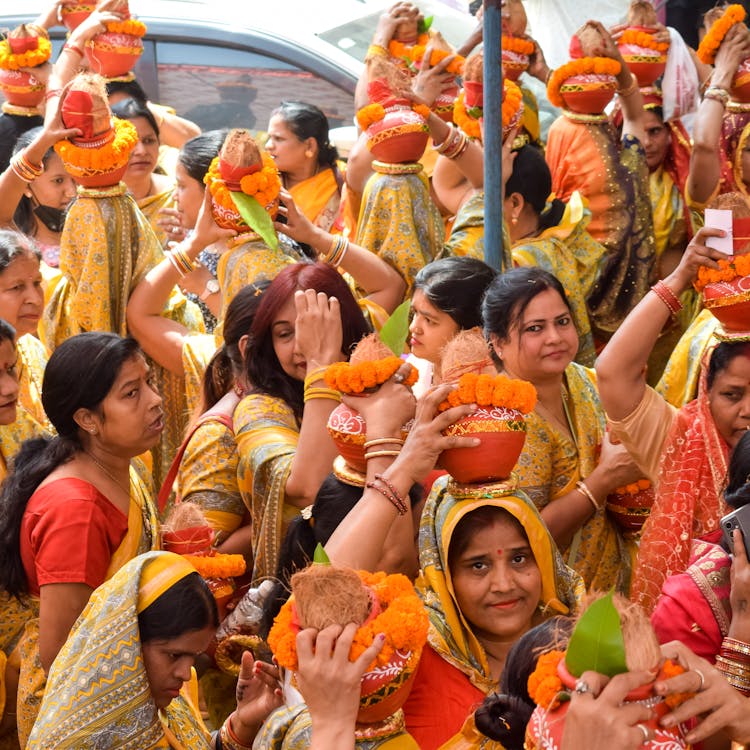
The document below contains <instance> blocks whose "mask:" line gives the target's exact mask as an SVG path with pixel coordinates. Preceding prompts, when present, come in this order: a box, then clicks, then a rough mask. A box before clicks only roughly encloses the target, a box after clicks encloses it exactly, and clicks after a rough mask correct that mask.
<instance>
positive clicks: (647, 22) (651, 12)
mask: <svg viewBox="0 0 750 750" xmlns="http://www.w3.org/2000/svg"><path fill="white" fill-rule="evenodd" d="M658 23H659V19H658V17H657V15H656V9H655V8H654V6H653V5H651V3H650V2H648V0H633V1H632V2H631V3H630V7H629V8H628V26H638V27H640V28H643V29H653V28H656V26H657V25H658Z"/></svg>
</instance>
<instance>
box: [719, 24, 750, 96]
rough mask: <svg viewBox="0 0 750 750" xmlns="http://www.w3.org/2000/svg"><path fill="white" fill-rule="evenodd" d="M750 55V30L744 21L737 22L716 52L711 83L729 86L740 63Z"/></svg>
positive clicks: (724, 86) (721, 86)
mask: <svg viewBox="0 0 750 750" xmlns="http://www.w3.org/2000/svg"><path fill="white" fill-rule="evenodd" d="M749 56H750V30H749V29H748V28H747V26H746V25H745V24H744V23H736V24H734V26H732V28H731V29H729V31H728V32H727V34H726V36H725V37H724V40H723V41H722V43H721V46H720V47H719V51H718V52H717V53H716V60H715V61H714V72H713V75H712V76H711V84H712V85H713V86H718V87H719V88H729V87H730V86H731V83H732V79H733V78H734V74H735V73H736V72H737V68H738V67H739V64H740V63H741V62H742V61H743V60H744V59H745V58H746V57H749Z"/></svg>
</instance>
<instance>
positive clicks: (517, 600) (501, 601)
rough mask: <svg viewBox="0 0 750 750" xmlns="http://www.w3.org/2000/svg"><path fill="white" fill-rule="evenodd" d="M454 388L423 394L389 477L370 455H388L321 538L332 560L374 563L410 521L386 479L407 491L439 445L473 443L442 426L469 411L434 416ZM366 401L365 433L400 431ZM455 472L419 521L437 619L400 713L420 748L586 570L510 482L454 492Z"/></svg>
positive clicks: (441, 732)
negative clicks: (572, 562) (394, 530)
mask: <svg viewBox="0 0 750 750" xmlns="http://www.w3.org/2000/svg"><path fill="white" fill-rule="evenodd" d="M397 387H399V388H403V386H397ZM450 388H451V386H448V385H443V386H439V387H438V388H436V389H435V390H434V391H432V392H430V393H429V394H427V395H426V396H424V397H423V399H422V400H421V402H420V404H419V405H418V408H417V417H416V421H415V424H414V427H413V428H412V430H411V432H410V433H409V437H408V438H407V440H406V443H405V444H404V447H403V449H402V450H401V452H400V454H399V455H398V457H397V458H396V460H395V461H394V462H393V463H392V464H391V465H390V466H387V467H386V468H385V469H382V471H383V473H382V475H380V474H378V475H377V476H376V473H378V472H379V471H380V470H381V468H380V467H378V466H377V465H376V464H375V461H381V460H382V459H375V461H368V467H367V478H368V484H367V485H366V488H365V491H364V494H363V495H362V499H361V500H360V501H359V502H358V503H357V506H356V508H355V510H354V511H352V512H351V513H349V514H348V515H347V517H346V518H345V519H344V521H343V522H342V523H341V524H340V525H339V526H338V527H337V528H336V530H335V531H334V533H333V535H332V536H331V538H330V540H329V542H328V544H327V545H326V551H327V552H328V554H329V556H330V557H331V559H332V560H333V561H334V562H337V563H343V564H347V565H351V566H353V567H358V568H364V569H368V568H369V567H370V566H371V565H372V563H373V562H374V561H376V560H377V559H378V557H379V556H380V555H381V554H382V547H383V542H384V539H385V538H386V535H387V534H388V532H389V530H390V528H391V526H393V525H395V524H396V523H398V521H399V519H402V520H403V519H407V520H409V521H410V516H409V515H408V514H401V513H400V511H399V510H398V509H397V508H396V506H395V505H394V504H393V503H392V502H385V501H384V493H381V491H380V489H379V487H383V488H385V487H388V488H390V489H391V491H392V492H393V493H394V494H398V495H399V496H400V497H405V496H406V493H407V492H408V490H409V489H410V488H411V486H412V485H413V484H415V483H419V482H422V481H424V478H425V476H426V475H427V473H428V472H429V471H431V470H432V468H433V467H434V465H435V461H436V459H437V457H438V455H439V454H440V452H441V451H442V450H443V449H444V448H447V447H449V446H450V447H466V448H471V447H476V445H477V444H478V442H479V441H478V440H477V439H476V438H469V437H445V436H444V435H442V433H441V430H443V429H445V427H446V426H448V425H450V424H451V423H452V422H455V421H456V420H457V419H460V418H461V417H463V416H466V415H467V414H468V413H470V412H471V407H470V406H460V407H454V408H452V409H448V410H447V411H445V412H443V413H441V414H439V415H438V414H437V408H438V405H439V404H440V403H441V402H442V401H443V400H444V399H445V398H446V396H447V395H448V393H449V391H450ZM361 400H365V399H361ZM366 400H367V401H370V398H368V399H366ZM362 409H363V412H362V413H363V416H365V421H366V423H367V427H368V439H369V438H370V433H371V429H372V430H373V434H377V435H380V434H388V429H390V430H391V432H390V434H391V435H393V434H395V432H394V431H395V430H396V429H397V427H396V424H395V421H394V420H393V419H390V423H389V422H388V420H389V417H388V415H387V414H379V413H378V412H383V411H384V410H383V409H382V407H379V406H378V402H377V401H374V403H373V405H372V406H371V405H368V404H363V405H362ZM436 415H437V416H436ZM376 429H377V431H376V432H375V430H376ZM448 479H449V477H441V478H438V479H437V480H436V482H435V484H434V485H433V489H432V492H431V493H430V497H429V498H428V499H427V503H426V505H425V508H424V511H423V513H422V521H421V524H420V530H419V560H420V569H421V574H420V577H419V579H418V582H417V588H418V590H419V591H420V595H421V596H422V599H423V600H424V603H425V606H426V607H427V610H428V614H429V618H430V632H429V635H428V644H429V647H428V648H425V650H424V651H423V653H422V658H421V661H420V665H419V668H418V670H417V673H416V675H415V678H414V684H413V687H412V690H411V693H410V695H409V698H408V699H407V701H406V703H405V704H404V713H405V715H406V728H407V730H408V732H409V733H410V734H411V735H412V736H413V737H414V739H415V740H416V741H417V744H418V745H419V747H421V748H438V747H440V745H441V744H442V743H444V742H446V741H447V740H448V739H450V738H451V737H452V736H453V735H454V734H456V733H457V732H458V731H459V730H460V729H461V727H462V725H463V723H464V720H465V719H466V717H467V716H468V715H469V713H471V712H472V711H473V709H474V708H476V706H477V704H479V703H481V702H482V700H483V699H484V698H485V696H486V695H487V694H488V693H489V692H491V691H492V690H493V689H495V688H496V686H497V683H498V680H499V678H500V674H501V672H502V669H503V665H504V663H505V658H506V656H507V653H508V651H509V650H510V647H511V646H512V645H513V643H514V642H515V641H516V640H517V639H518V638H519V637H520V636H521V635H523V633H525V632H526V630H528V629H529V628H530V627H531V626H532V625H533V624H536V622H538V621H540V620H541V619H542V618H544V617H545V616H546V615H547V614H548V613H552V612H556V613H558V614H560V613H562V614H567V613H568V612H569V611H572V610H574V609H575V607H576V597H577V596H578V595H580V594H581V593H582V586H581V583H580V579H579V578H578V576H576V575H575V574H574V573H573V571H571V570H569V569H568V568H567V567H566V566H565V565H564V563H563V562H562V558H561V557H560V554H559V552H558V551H557V547H556V546H555V543H554V541H553V540H552V537H551V536H550V534H549V532H548V531H547V530H546V527H545V525H544V523H543V521H542V519H541V517H540V516H539V513H538V512H537V511H536V510H535V508H534V506H533V505H532V503H531V502H529V500H528V498H527V497H526V495H524V493H523V492H520V491H519V490H518V489H517V488H516V487H515V486H514V484H513V481H512V480H510V481H507V482H504V483H500V484H497V485H490V486H489V487H488V486H483V487H480V488H477V489H476V491H471V490H470V489H469V488H468V487H465V488H464V490H465V492H459V491H458V490H457V488H456V487H455V486H454V485H453V484H451V483H449V482H448V481H447V480H448Z"/></svg>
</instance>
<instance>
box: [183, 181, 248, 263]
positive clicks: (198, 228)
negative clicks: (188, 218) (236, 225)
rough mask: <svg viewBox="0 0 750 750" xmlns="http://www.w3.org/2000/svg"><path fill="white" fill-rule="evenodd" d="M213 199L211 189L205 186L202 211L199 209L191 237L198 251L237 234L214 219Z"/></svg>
mask: <svg viewBox="0 0 750 750" xmlns="http://www.w3.org/2000/svg"><path fill="white" fill-rule="evenodd" d="M211 200H212V198H211V191H210V190H209V189H208V188H205V191H204V193H203V203H201V207H200V211H198V218H197V219H196V221H195V229H194V231H193V234H192V236H191V237H190V238H189V239H190V240H192V241H193V243H194V246H195V247H197V248H199V249H198V252H200V251H201V250H203V248H205V247H208V246H209V245H213V244H214V243H216V242H222V241H224V242H226V241H227V240H230V239H231V238H232V237H236V236H237V232H235V231H234V230H233V229H222V228H221V227H220V226H219V225H218V224H217V223H216V222H215V221H214V216H213V214H212V213H211ZM191 244H192V243H191ZM194 255H197V252H196V253H194Z"/></svg>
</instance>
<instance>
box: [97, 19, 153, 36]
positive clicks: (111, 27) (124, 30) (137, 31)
mask: <svg viewBox="0 0 750 750" xmlns="http://www.w3.org/2000/svg"><path fill="white" fill-rule="evenodd" d="M105 26H106V27H107V31H108V32H110V33H111V34H130V35H131V36H143V35H144V34H145V33H146V24H145V23H143V21H138V20H136V19H135V18H128V19H126V20H125V21H107V22H106V24H105Z"/></svg>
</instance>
